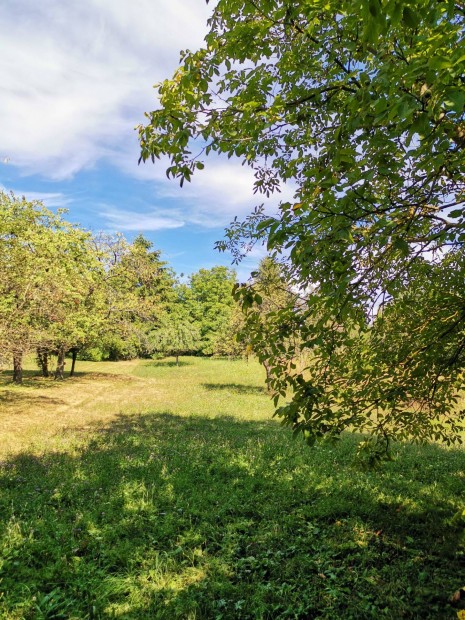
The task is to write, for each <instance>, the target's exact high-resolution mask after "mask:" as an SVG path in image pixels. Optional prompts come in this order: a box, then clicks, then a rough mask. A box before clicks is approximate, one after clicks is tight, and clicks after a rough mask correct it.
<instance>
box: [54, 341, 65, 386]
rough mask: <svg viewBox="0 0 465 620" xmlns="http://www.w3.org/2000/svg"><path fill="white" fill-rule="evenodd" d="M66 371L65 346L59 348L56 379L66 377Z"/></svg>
mask: <svg viewBox="0 0 465 620" xmlns="http://www.w3.org/2000/svg"><path fill="white" fill-rule="evenodd" d="M64 373H65V348H64V347H60V348H59V349H58V357H57V367H56V370H55V379H64Z"/></svg>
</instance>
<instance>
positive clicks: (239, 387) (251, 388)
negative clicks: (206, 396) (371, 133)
mask: <svg viewBox="0 0 465 620" xmlns="http://www.w3.org/2000/svg"><path fill="white" fill-rule="evenodd" d="M202 387H203V388H205V389H206V390H224V391H227V392H233V393H234V394H268V392H267V390H266V388H264V387H261V386H257V385H244V384H243V383H202Z"/></svg>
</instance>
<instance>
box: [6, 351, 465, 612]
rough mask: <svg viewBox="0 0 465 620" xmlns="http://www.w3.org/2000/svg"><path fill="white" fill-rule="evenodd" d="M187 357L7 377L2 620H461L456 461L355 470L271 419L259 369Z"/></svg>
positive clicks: (412, 457) (348, 445)
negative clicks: (453, 598) (455, 598)
mask: <svg viewBox="0 0 465 620" xmlns="http://www.w3.org/2000/svg"><path fill="white" fill-rule="evenodd" d="M182 362H183V364H182V365H181V366H180V367H179V368H176V367H175V366H173V365H171V363H170V360H167V361H164V362H163V361H162V362H151V361H145V362H144V361H135V362H123V363H117V364H115V363H113V364H112V363H98V364H96V363H94V364H92V363H81V365H80V367H79V372H80V373H82V374H80V375H79V376H78V377H76V378H75V379H72V380H66V381H64V382H63V383H57V382H54V381H53V380H51V381H48V380H47V381H45V380H43V379H40V378H34V377H28V379H27V383H26V385H25V387H23V388H16V387H13V386H11V384H9V383H8V378H6V379H4V385H3V386H2V387H1V388H0V398H1V399H2V400H0V403H1V404H0V406H1V407H2V411H1V414H0V419H1V421H2V424H3V425H4V427H5V428H7V429H8V433H9V435H8V437H9V438H10V439H9V443H8V450H7V449H6V448H4V455H3V457H2V458H3V462H2V467H1V470H0V485H1V486H0V489H1V495H0V514H1V518H2V522H1V523H2V526H1V527H2V530H1V536H0V579H1V581H0V592H2V594H1V595H0V617H1V618H5V619H8V620H10V619H13V618H15V619H20V618H21V619H22V618H26V619H28V618H31V619H36V618H38V619H41V618H44V619H45V618H74V619H86V618H128V619H134V620H136V619H137V620H139V619H149V618H150V619H152V618H160V619H165V618H166V619H167V620H169V619H172V618H179V619H184V618H196V619H199V618H205V619H207V618H208V619H209V618H217V619H225V618H231V619H235V618H244V619H247V618H250V619H254V618H267V619H270V620H271V619H274V618H301V619H302V620H303V619H307V618H327V619H328V620H329V619H330V618H331V619H333V618H353V619H355V620H357V619H363V618H393V619H394V618H423V617H425V618H453V617H454V616H455V612H454V611H453V609H452V608H451V607H450V605H449V603H448V598H449V596H450V595H451V593H452V592H453V591H454V590H456V589H458V588H459V587H461V586H463V582H464V578H463V576H464V547H463V539H462V531H463V523H462V522H461V520H460V519H457V517H455V518H454V515H457V514H458V511H459V510H461V509H463V507H464V496H463V491H464V487H465V485H464V482H465V478H464V469H465V453H464V452H463V451H461V450H443V449H440V448H439V447H437V446H425V447H409V446H398V447H397V448H396V453H397V456H398V458H397V460H396V461H395V462H394V463H389V464H387V465H386V466H385V467H384V468H383V469H381V470H379V471H368V472H365V471H360V470H359V469H357V468H355V467H354V466H353V449H354V442H355V441H356V438H353V437H350V436H347V437H345V438H344V439H343V440H342V441H341V442H340V443H339V445H337V446H335V447H329V446H325V447H317V448H316V449H313V450H310V449H308V448H306V447H305V446H304V445H303V444H302V443H300V442H299V441H292V439H291V438H290V436H289V432H288V431H287V430H286V429H282V428H281V427H280V426H279V425H278V424H277V422H276V421H274V420H271V413H272V405H271V403H270V399H269V396H268V395H267V394H266V392H265V390H264V389H263V387H264V386H263V373H262V371H261V368H260V367H259V366H258V365H257V364H256V363H251V364H249V365H247V364H245V363H244V362H237V361H236V362H235V361H229V360H208V359H196V358H190V359H189V358H184V359H183V360H182ZM90 373H93V374H90ZM37 399H39V400H37ZM15 429H16V431H15ZM7 452H8V454H7Z"/></svg>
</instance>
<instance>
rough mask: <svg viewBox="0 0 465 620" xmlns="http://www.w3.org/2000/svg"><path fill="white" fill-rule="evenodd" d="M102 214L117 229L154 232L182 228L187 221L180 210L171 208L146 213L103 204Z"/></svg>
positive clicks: (111, 226)
mask: <svg viewBox="0 0 465 620" xmlns="http://www.w3.org/2000/svg"><path fill="white" fill-rule="evenodd" d="M100 216H101V217H102V218H103V219H104V220H106V222H107V225H108V227H109V228H114V229H115V230H117V231H137V232H153V231H156V230H169V229H172V228H182V227H183V226H184V225H185V221H184V219H183V218H182V216H181V214H180V213H179V212H176V211H175V210H170V211H169V212H166V211H164V210H158V209H157V210H152V211H149V212H146V213H141V212H136V211H126V210H123V209H117V208H115V207H111V206H107V205H103V206H102V207H101V210H100Z"/></svg>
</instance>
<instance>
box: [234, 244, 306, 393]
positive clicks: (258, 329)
mask: <svg viewBox="0 0 465 620" xmlns="http://www.w3.org/2000/svg"><path fill="white" fill-rule="evenodd" d="M238 291H240V292H241V293H242V290H241V289H240V287H237V288H236V297H238V298H240V299H241V300H242V309H243V311H244V313H245V320H244V324H243V327H242V330H241V332H240V338H242V339H243V340H244V341H245V342H247V343H248V344H249V345H250V347H251V348H252V350H253V351H254V353H255V354H256V355H257V357H258V359H259V361H260V362H261V363H262V364H263V366H264V368H265V371H266V382H267V385H268V389H271V385H272V379H273V375H272V369H273V368H279V366H280V365H281V366H282V368H281V370H283V369H286V370H287V369H288V367H289V365H294V367H296V362H297V360H298V358H299V356H300V348H301V347H300V342H299V341H298V339H296V338H295V327H296V324H298V323H300V322H301V321H302V320H303V318H302V315H301V312H300V298H299V295H298V294H297V292H296V291H293V290H292V288H291V287H290V286H289V281H288V279H287V277H286V272H285V266H284V265H282V264H280V263H279V262H277V261H276V260H275V259H273V258H272V257H271V256H267V257H265V258H263V259H262V260H261V261H260V265H259V267H258V269H257V271H255V272H253V273H252V277H251V280H250V282H249V284H248V287H247V297H246V298H243V297H242V295H241V296H240V297H239V296H238V295H237V292H238ZM270 358H272V359H273V360H274V364H273V365H272V364H270V361H269V360H270Z"/></svg>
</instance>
